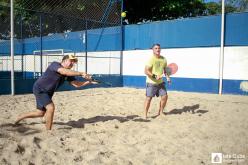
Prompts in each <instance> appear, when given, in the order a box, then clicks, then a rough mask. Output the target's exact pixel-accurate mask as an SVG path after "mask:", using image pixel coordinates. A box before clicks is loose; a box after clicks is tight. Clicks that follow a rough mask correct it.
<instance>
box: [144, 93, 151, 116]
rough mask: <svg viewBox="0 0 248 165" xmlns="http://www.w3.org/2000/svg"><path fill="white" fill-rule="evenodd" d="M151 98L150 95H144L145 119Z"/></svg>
mask: <svg viewBox="0 0 248 165" xmlns="http://www.w3.org/2000/svg"><path fill="white" fill-rule="evenodd" d="M151 100H152V97H146V100H145V119H147V113H148V110H149V108H150V104H151Z"/></svg>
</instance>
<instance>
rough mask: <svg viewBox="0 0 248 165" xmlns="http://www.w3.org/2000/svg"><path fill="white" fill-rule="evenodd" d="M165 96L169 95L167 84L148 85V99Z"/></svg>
mask: <svg viewBox="0 0 248 165" xmlns="http://www.w3.org/2000/svg"><path fill="white" fill-rule="evenodd" d="M155 95H156V96H157V97H158V96H164V95H167V90H166V88H165V83H164V82H163V83H161V84H151V83H147V84H146V96H147V97H154V96H155Z"/></svg>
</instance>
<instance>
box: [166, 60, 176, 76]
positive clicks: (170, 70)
mask: <svg viewBox="0 0 248 165" xmlns="http://www.w3.org/2000/svg"><path fill="white" fill-rule="evenodd" d="M177 71H178V66H177V64H176V63H170V64H169V65H167V67H166V69H165V72H166V73H167V74H168V75H169V76H170V75H173V74H175V73H177Z"/></svg>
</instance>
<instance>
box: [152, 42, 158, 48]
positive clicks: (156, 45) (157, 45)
mask: <svg viewBox="0 0 248 165" xmlns="http://www.w3.org/2000/svg"><path fill="white" fill-rule="evenodd" d="M154 46H159V47H160V44H159V43H156V44H153V45H152V48H154Z"/></svg>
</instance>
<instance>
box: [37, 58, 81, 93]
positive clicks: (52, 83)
mask: <svg viewBox="0 0 248 165" xmlns="http://www.w3.org/2000/svg"><path fill="white" fill-rule="evenodd" d="M61 67H63V66H62V65H61V64H60V63H59V62H52V63H51V64H50V65H49V66H48V68H47V69H46V71H45V73H44V74H43V75H42V76H41V77H40V78H39V79H38V80H37V81H36V82H35V84H34V86H36V87H38V88H39V89H41V90H42V91H44V92H49V93H54V91H55V90H56V89H58V87H60V86H61V85H62V84H63V83H64V81H65V80H67V81H74V80H76V79H75V77H74V76H70V77H69V76H64V75H61V74H60V73H59V72H58V69H59V68H61Z"/></svg>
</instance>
